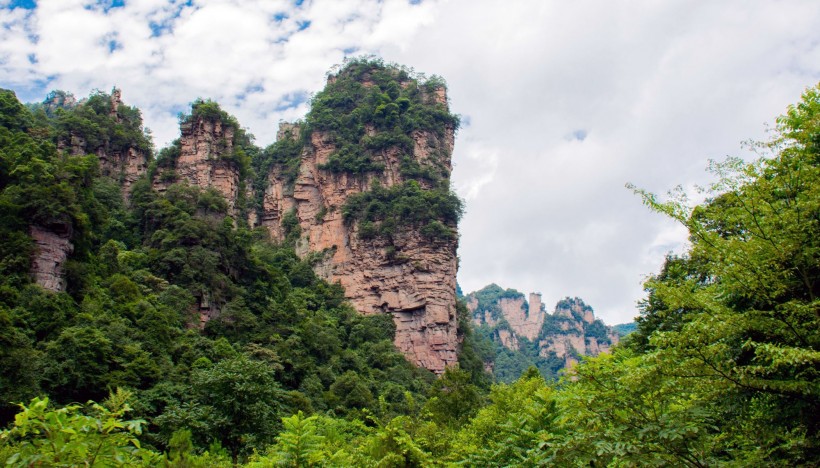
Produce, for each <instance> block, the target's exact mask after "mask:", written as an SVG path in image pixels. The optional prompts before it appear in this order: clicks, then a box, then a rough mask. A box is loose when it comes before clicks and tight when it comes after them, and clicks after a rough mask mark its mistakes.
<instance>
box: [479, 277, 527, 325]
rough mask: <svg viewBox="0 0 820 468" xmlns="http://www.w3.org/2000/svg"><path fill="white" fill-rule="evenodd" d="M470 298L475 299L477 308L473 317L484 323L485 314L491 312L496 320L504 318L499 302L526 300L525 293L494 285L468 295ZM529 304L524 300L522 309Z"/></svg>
mask: <svg viewBox="0 0 820 468" xmlns="http://www.w3.org/2000/svg"><path fill="white" fill-rule="evenodd" d="M467 297H468V299H469V298H475V300H476V301H477V304H478V305H477V306H476V308H475V310H473V317H476V318H480V319H481V320H482V321H483V318H484V315H485V313H487V312H489V313H490V316H491V317H492V318H493V319H494V320H499V319H501V318H503V317H502V314H501V307H499V301H501V299H522V300H524V293H522V292H519V291H516V290H515V289H504V288H502V287H501V286H499V285H497V284H495V283H492V284H489V285H487V286H484V287H483V288H481V289H479V290H478V291H475V292H472V293H470V294H468V295H467ZM526 304H527V302H526V300H524V302H523V305H522V308H526V307H527V305H526Z"/></svg>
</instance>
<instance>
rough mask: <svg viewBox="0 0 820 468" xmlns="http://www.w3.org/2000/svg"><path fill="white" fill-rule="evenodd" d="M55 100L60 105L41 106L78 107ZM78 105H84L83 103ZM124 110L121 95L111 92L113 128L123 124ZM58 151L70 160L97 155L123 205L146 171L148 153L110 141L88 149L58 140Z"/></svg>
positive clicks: (74, 140) (73, 138) (76, 140)
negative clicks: (117, 185) (116, 186)
mask: <svg viewBox="0 0 820 468" xmlns="http://www.w3.org/2000/svg"><path fill="white" fill-rule="evenodd" d="M57 97H61V98H62V99H63V101H60V102H57V103H50V102H46V103H44V105H45V106H46V107H47V108H48V107H49V106H51V107H54V108H56V107H59V106H71V107H74V106H76V105H78V104H76V102H75V101H74V100H73V97H71V96H68V97H66V96H62V95H58V96H57ZM79 105H84V103H80V104H79ZM123 106H124V104H123V102H122V92H121V91H120V90H119V89H117V88H114V89H113V90H112V91H111V95H110V108H109V111H108V117H109V118H110V119H111V120H112V121H113V122H114V123H116V124H122V123H123V116H122V115H121V114H120V110H121V108H122V107H123ZM140 125H141V122H140ZM57 149H58V150H59V151H62V152H68V153H69V154H71V155H73V156H76V155H82V154H95V155H97V157H98V158H99V161H100V173H101V174H102V175H104V176H107V177H110V178H112V179H114V180H117V181H118V182H119V183H120V185H121V186H122V193H123V197H124V198H125V200H126V201H127V200H128V198H129V196H130V194H131V187H132V185H134V182H136V181H137V179H139V178H140V176H142V175H143V174H145V172H146V171H147V170H148V158H149V154H148V151H147V150H145V149H143V148H140V147H138V146H134V145H114V144H112V143H111V141H110V140H109V139H103V140H101V141H100V142H99V143H98V144H96V145H94V147H91V145H89V144H88V142H87V141H86V139H85V138H82V137H80V136H78V135H75V134H70V135H69V136H68V137H67V138H63V139H60V140H58V142H57Z"/></svg>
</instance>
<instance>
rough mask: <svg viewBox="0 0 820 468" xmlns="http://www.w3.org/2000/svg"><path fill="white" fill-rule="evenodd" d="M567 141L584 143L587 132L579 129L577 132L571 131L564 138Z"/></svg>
mask: <svg viewBox="0 0 820 468" xmlns="http://www.w3.org/2000/svg"><path fill="white" fill-rule="evenodd" d="M565 138H566V139H567V140H570V141H572V140H575V141H584V140H586V139H587V131H586V130H584V129H583V128H579V129H578V130H574V131H572V132H571V133H570V134H569V135H567V136H566V137H565Z"/></svg>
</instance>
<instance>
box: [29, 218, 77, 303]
mask: <svg viewBox="0 0 820 468" xmlns="http://www.w3.org/2000/svg"><path fill="white" fill-rule="evenodd" d="M29 234H30V235H31V238H32V239H33V240H34V245H35V247H34V254H33V257H32V259H31V274H32V276H33V278H34V282H35V283H37V284H38V285H40V286H41V287H43V288H44V289H47V290H49V291H54V292H59V291H64V290H65V286H66V284H65V277H64V268H65V262H66V259H67V258H68V256H69V255H70V254H71V252H73V251H74V245H73V244H72V243H71V226H70V225H68V224H55V225H53V226H49V227H43V226H38V225H36V224H32V225H31V226H29Z"/></svg>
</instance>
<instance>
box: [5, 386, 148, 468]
mask: <svg viewBox="0 0 820 468" xmlns="http://www.w3.org/2000/svg"><path fill="white" fill-rule="evenodd" d="M129 397H130V394H129V393H128V392H124V391H122V390H119V389H118V390H117V392H116V393H112V394H110V395H109V397H108V400H107V401H106V402H105V404H103V405H100V404H97V403H94V402H89V403H88V405H87V407H85V408H84V407H82V406H81V405H69V406H66V407H64V408H60V409H52V408H50V407H49V400H48V398H34V399H32V400H31V403H30V404H29V405H28V406H27V405H24V404H20V409H21V412H20V413H18V414H17V416H16V417H15V420H14V426H12V427H11V428H10V429H8V430H4V431H2V432H0V459H2V461H3V462H4V464H5V465H6V466H19V467H28V466H89V467H104V466H122V467H125V466H150V465H151V464H152V461H153V462H156V461H159V460H158V459H159V456H158V454H157V453H154V452H151V451H149V450H144V449H142V448H141V447H140V442H139V439H137V436H138V435H139V434H140V433H141V431H142V426H143V425H144V424H145V421H142V420H124V419H123V417H124V416H125V414H127V413H128V412H129V411H131V407H130V406H129V405H128V403H127V399H128V398H129Z"/></svg>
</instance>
